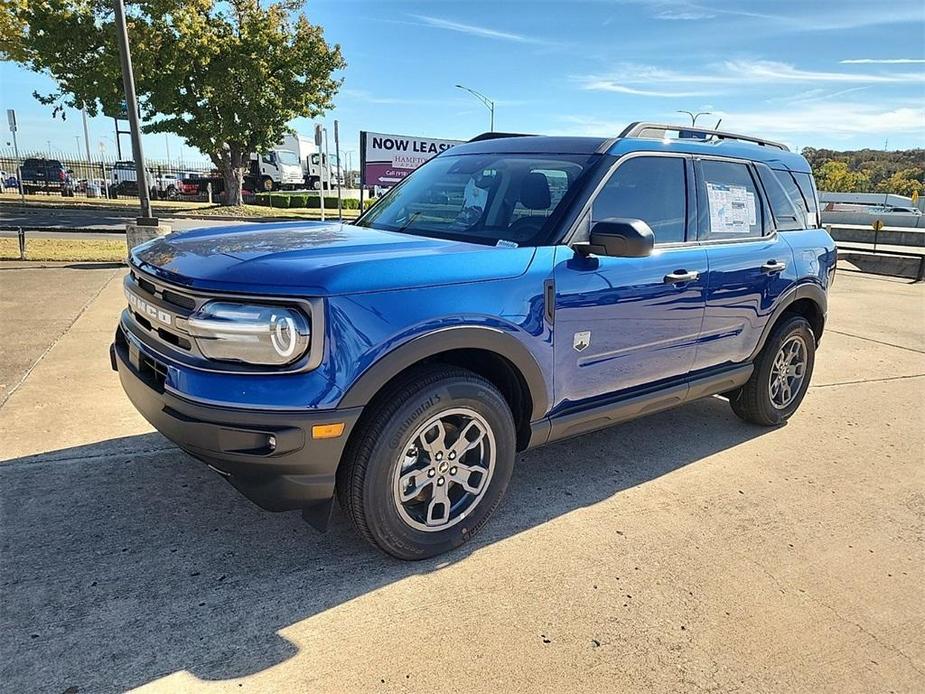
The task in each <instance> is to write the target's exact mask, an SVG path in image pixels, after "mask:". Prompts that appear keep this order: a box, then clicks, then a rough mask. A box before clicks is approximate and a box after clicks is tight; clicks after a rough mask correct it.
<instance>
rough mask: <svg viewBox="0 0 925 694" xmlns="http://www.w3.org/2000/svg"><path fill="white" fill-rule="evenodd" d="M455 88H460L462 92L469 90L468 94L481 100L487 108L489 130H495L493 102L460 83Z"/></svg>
mask: <svg viewBox="0 0 925 694" xmlns="http://www.w3.org/2000/svg"><path fill="white" fill-rule="evenodd" d="M456 88H457V89H462V90H463V91H464V92H469V93H470V94H472V96H474V97H475V98H476V99H478V100H479V101H481V102H482V106H484V107H485V108H487V109H488V112H489V121H488V123H489V126H488V129H489V131H490V132H494V131H495V102H494V101H492V100H491V99H489V98H488V97H487V96H485V95H484V94H482V93H481V92H477V91H475V90H474V89H469V87H464V86H463V85H461V84H457V85H456Z"/></svg>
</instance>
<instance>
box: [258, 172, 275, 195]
mask: <svg viewBox="0 0 925 694" xmlns="http://www.w3.org/2000/svg"><path fill="white" fill-rule="evenodd" d="M260 188H261V189H262V190H263V192H264V193H272V192H273V190H274V188H275V186H274V185H273V179H272V178H270V177H269V176H264V177H263V178H261V179H260Z"/></svg>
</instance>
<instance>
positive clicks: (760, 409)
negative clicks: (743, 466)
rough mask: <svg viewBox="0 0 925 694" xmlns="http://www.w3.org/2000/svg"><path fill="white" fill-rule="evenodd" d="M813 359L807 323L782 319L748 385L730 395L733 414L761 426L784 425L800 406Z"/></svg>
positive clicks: (795, 318) (794, 318)
mask: <svg viewBox="0 0 925 694" xmlns="http://www.w3.org/2000/svg"><path fill="white" fill-rule="evenodd" d="M815 357H816V339H815V337H814V336H813V331H812V328H811V327H810V325H809V322H808V321H807V320H806V319H805V318H803V317H802V316H797V315H791V316H785V317H784V318H783V320H781V322H780V323H779V324H778V325H777V326H775V328H774V329H773V330H772V331H771V335H770V336H769V337H768V340H767V342H766V343H765V345H764V348H763V349H762V350H761V353H760V354H759V356H758V359H757V360H756V361H755V370H754V371H753V372H752V375H751V378H750V379H749V380H748V383H746V384H745V385H744V386H742V387H741V388H740V389H739V390H738V391H736V392H734V393H731V394H730V398H729V404H730V405H732V410H733V412H735V413H736V414H737V415H738V416H739V417H741V418H742V419H744V420H745V421H747V422H752V423H753V424H761V425H763V426H776V425H779V424H783V423H784V422H786V421H787V420H788V419H789V418H790V416H791V415H793V413H794V412H796V411H797V408H799V406H800V403H801V402H803V397H804V396H805V395H806V390H807V389H808V388H809V381H810V378H811V377H812V375H813V365H814V363H815Z"/></svg>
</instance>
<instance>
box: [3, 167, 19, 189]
mask: <svg viewBox="0 0 925 694" xmlns="http://www.w3.org/2000/svg"><path fill="white" fill-rule="evenodd" d="M0 187H3V188H16V189H17V190H19V179H17V178H16V174H11V173H9V172H7V171H0Z"/></svg>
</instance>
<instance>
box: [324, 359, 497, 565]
mask: <svg viewBox="0 0 925 694" xmlns="http://www.w3.org/2000/svg"><path fill="white" fill-rule="evenodd" d="M455 408H465V409H468V410H471V411H474V412H475V413H477V414H478V415H479V416H480V417H481V418H482V419H483V420H484V422H485V423H487V425H488V427H489V428H490V432H491V434H492V436H493V437H494V444H495V445H494V451H495V459H494V469H493V472H492V474H491V476H490V478H489V479H488V480H487V481H486V482H485V484H486V485H487V487H486V488H485V489H484V491H483V492H482V496H481V498H480V499H479V500H478V501H477V503H475V504H474V506H473V507H471V508H469V509H467V510H466V513H465V514H463V515H462V517H461V519H460V520H458V521H455V524H454V525H450V526H449V527H447V528H445V529H443V530H431V531H428V530H420V529H417V528H415V527H413V526H412V525H411V524H409V523H408V522H406V520H405V519H404V518H403V517H402V515H401V513H402V512H400V511H399V505H400V504H399V502H398V500H397V499H396V498H395V491H394V485H395V475H396V474H397V473H396V470H397V468H399V465H400V464H401V463H402V454H403V453H404V452H405V451H406V450H407V449H408V448H409V447H413V442H412V437H413V435H414V432H415V431H417V430H418V429H419V428H420V427H422V426H424V425H426V423H427V422H428V421H429V420H430V419H431V418H433V417H435V416H437V415H440V414H442V413H449V412H450V411H452V410H454V409H455ZM514 455H515V430H514V419H513V416H512V415H511V411H510V408H509V407H508V405H507V402H506V401H505V400H504V398H503V397H502V395H501V393H499V392H498V389H497V388H495V387H494V386H493V385H492V384H491V383H489V382H488V381H487V380H485V379H484V378H482V377H481V376H479V375H477V374H475V373H472V372H471V371H467V370H466V369H461V368H458V367H454V366H447V365H439V364H437V365H431V366H426V367H421V368H417V369H413V370H411V371H409V372H408V373H407V374H405V375H404V376H401V377H399V378H398V379H397V380H396V381H395V382H394V383H392V384H390V385H389V386H387V387H386V388H385V389H384V390H383V391H382V392H381V393H380V394H379V395H377V396H376V398H375V399H374V400H373V402H372V403H370V405H369V407H368V408H367V412H366V413H364V417H363V419H362V420H361V422H360V423H359V425H358V427H357V429H356V430H355V432H354V434H353V435H352V436H351V440H350V442H349V444H348V446H347V449H346V451H345V454H344V459H343V461H342V463H341V465H340V468H339V469H338V472H337V485H336V487H337V498H338V502H339V503H340V506H341V508H342V509H343V510H344V511H345V513H346V514H347V515H348V516H349V517H350V519H351V520H352V522H353V525H354V527H355V528H356V529H357V531H358V532H359V534H360V535H361V536H362V537H363V538H364V539H366V540H367V541H368V542H370V543H372V544H373V545H375V546H377V547H379V548H380V549H382V550H383V551H385V552H387V553H388V554H391V555H392V556H394V557H397V558H399V559H411V560H415V559H426V558H428V557H432V556H435V555H437V554H441V553H443V552H447V551H449V550H452V549H455V548H456V547H459V546H460V545H462V544H463V543H465V542H466V541H468V540H469V539H470V538H471V537H472V536H473V535H475V534H476V532H478V531H479V530H480V529H481V528H482V527H483V526H484V525H485V523H486V522H487V521H488V519H489V517H490V516H491V514H492V513H493V512H494V511H495V509H496V508H497V507H498V505H499V504H500V502H501V499H502V497H503V496H504V493H505V491H506V490H507V485H508V482H509V481H510V479H511V472H512V470H513V467H514ZM463 457H464V456H460V458H459V460H462V459H463ZM470 479H471V478H470ZM450 488H451V485H450V483H449V482H448V483H447V486H446V489H447V490H449V489H450ZM422 489H423V487H422ZM431 489H434V488H433V487H432V488H431ZM423 493H424V492H423V491H422V494H423ZM449 516H450V512H449V510H447V517H449Z"/></svg>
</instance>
